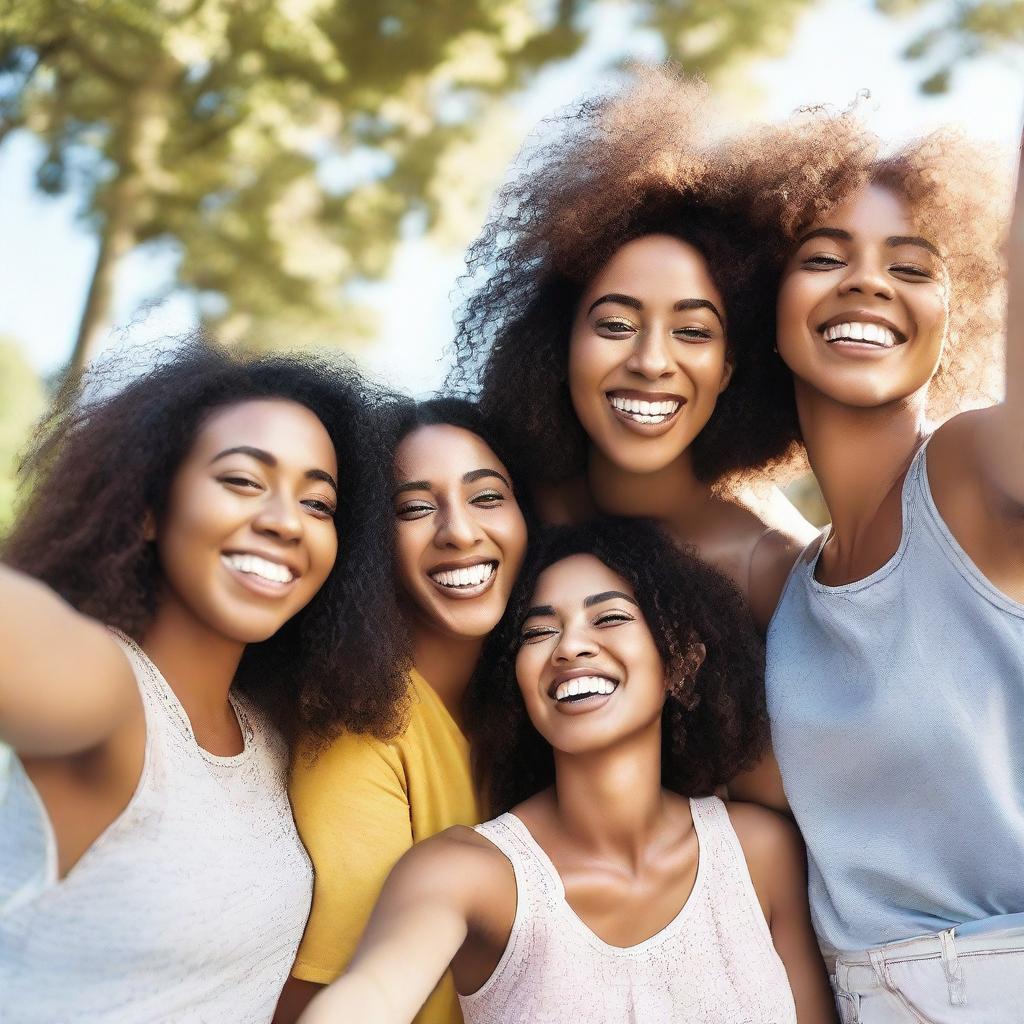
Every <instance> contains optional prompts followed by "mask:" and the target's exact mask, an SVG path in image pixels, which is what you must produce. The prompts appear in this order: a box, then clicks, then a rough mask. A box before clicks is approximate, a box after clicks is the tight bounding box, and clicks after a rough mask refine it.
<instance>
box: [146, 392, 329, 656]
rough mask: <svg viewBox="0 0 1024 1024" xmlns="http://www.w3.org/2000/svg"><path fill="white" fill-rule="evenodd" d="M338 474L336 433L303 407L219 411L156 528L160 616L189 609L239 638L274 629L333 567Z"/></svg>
mask: <svg viewBox="0 0 1024 1024" xmlns="http://www.w3.org/2000/svg"><path fill="white" fill-rule="evenodd" d="M337 476H338V465H337V459H336V457H335V452H334V445H333V443H332V442H331V438H330V436H329V435H328V433H327V431H326V429H325V428H324V426H323V424H322V423H321V422H320V420H319V419H317V417H316V416H315V415H314V414H313V413H312V412H311V411H310V410H309V409H307V408H306V407H305V406H302V405H298V404H297V403H294V402H290V401H285V400H279V399H260V400H252V401H245V402H240V403H238V404H236V405H230V406H226V407H224V408H222V409H217V410H216V411H214V412H213V413H212V414H211V415H210V416H209V417H208V418H207V419H206V421H205V422H204V424H203V425H202V427H201V428H200V429H199V431H198V433H197V435H196V438H195V442H194V443H193V445H192V449H191V451H190V452H189V453H188V455H187V456H186V457H185V459H184V461H183V462H182V463H181V465H180V467H179V468H178V470H177V473H176V474H175V477H174V480H173V482H172V484H171V489H170V496H169V500H168V506H167V510H166V513H165V515H164V516H163V517H162V519H161V521H160V522H159V523H157V524H156V527H155V542H156V548H157V553H158V557H159V560H160V565H161V568H162V570H163V574H164V578H165V582H166V586H165V591H164V594H163V596H162V599H161V603H160V607H159V609H158V611H157V615H158V617H159V616H160V615H161V614H166V613H168V612H169V611H171V610H172V609H173V610H175V611H176V612H178V613H181V612H184V614H185V615H186V616H187V617H190V618H192V619H194V620H198V621H199V622H201V623H202V624H204V625H205V626H206V627H207V628H209V629H211V630H213V631H214V632H216V633H218V634H220V635H221V636H224V637H227V638H229V639H232V640H235V641H238V642H240V643H256V642H258V641H261V640H266V639H267V638H268V637H270V636H272V635H273V634H274V633H276V632H277V630H278V629H280V628H281V626H283V625H284V623H285V622H287V621H288V620H289V619H290V618H291V617H292V616H293V615H295V614H296V613H297V612H298V611H300V610H301V609H302V608H303V607H305V605H306V604H308V603H309V601H310V599H311V598H312V597H313V596H314V595H315V594H316V592H317V591H318V590H319V589H320V587H321V586H322V585H323V583H324V581H325V580H326V579H327V576H328V575H329V574H330V571H331V568H332V567H333V565H334V559H335V557H336V555H337V552H338V538H337V534H336V531H335V525H334V509H335V506H336V504H337V500H338V498H337V485H336V483H335V481H336V479H337Z"/></svg>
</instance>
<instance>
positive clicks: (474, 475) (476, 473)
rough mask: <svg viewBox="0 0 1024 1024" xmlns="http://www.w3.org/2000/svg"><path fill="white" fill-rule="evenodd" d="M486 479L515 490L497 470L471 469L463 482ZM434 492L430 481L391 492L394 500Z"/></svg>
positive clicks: (408, 485) (465, 474)
mask: <svg viewBox="0 0 1024 1024" xmlns="http://www.w3.org/2000/svg"><path fill="white" fill-rule="evenodd" d="M485 477H495V478H497V479H498V480H500V481H501V482H502V483H503V484H504V485H505V486H506V487H507V488H508V489H509V490H510V491H511V490H512V489H513V488H512V484H510V483H509V482H508V480H507V479H506V478H505V477H504V476H502V474H501V473H499V472H498V471H497V470H496V469H471V470H470V471H469V472H468V473H463V474H462V482H463V483H464V484H472V483H475V482H476V481H477V480H483V479H484V478H485ZM429 490H432V487H431V484H430V481H429V480H407V481H406V482H405V483H404V484H399V485H398V486H397V487H396V488H395V489H394V491H392V492H391V497H392V498H397V497H398V495H399V494H404V493H405V492H406V491H429Z"/></svg>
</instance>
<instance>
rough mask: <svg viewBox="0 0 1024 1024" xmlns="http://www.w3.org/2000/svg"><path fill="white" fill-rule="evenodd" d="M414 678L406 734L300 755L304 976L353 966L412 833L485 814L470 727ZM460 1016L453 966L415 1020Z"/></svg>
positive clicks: (442, 1022)
mask: <svg viewBox="0 0 1024 1024" xmlns="http://www.w3.org/2000/svg"><path fill="white" fill-rule="evenodd" d="M409 682H410V685H411V687H412V691H413V705H412V709H411V712H410V715H409V724H408V726H407V728H406V730H405V732H404V733H402V735H401V736H398V737H396V738H395V739H392V740H378V739H376V738H374V737H373V736H366V735H358V734H355V733H343V734H342V735H341V736H339V737H338V739H336V740H335V741H334V742H333V743H332V744H331V745H330V746H329V747H328V748H327V749H326V750H324V751H323V753H321V754H320V756H319V757H318V758H317V759H316V760H315V761H314V762H313V763H312V764H310V763H309V762H308V760H307V759H305V758H304V757H302V756H299V757H298V758H297V759H296V762H295V765H294V769H293V775H292V782H291V798H292V808H293V810H294V813H295V822H296V824H297V825H298V828H299V834H300V835H301V836H302V841H303V842H304V843H305V844H306V849H307V850H308V851H309V856H310V857H311V859H312V861H313V868H314V871H315V878H314V884H313V908H312V910H311V911H310V914H309V922H308V923H307V925H306V933H305V935H304V936H303V938H302V944H301V945H300V946H299V953H298V957H297V958H296V960H295V967H294V969H293V971H292V973H293V974H294V975H295V977H296V978H302V979H304V980H305V981H315V982H319V983H320V984H327V983H328V982H330V981H333V980H334V979H335V978H336V977H337V976H338V975H339V974H340V973H341V972H342V971H343V970H344V969H345V967H346V966H347V965H348V962H349V960H350V959H351V958H352V954H353V953H354V952H355V950H356V946H357V945H358V944H359V939H360V937H361V936H362V934H363V929H364V928H365V927H366V922H367V921H368V920H369V917H370V912H371V911H372V910H373V907H374V904H375V903H376V902H377V897H378V895H380V890H381V888H382V887H383V885H384V881H385V879H386V878H387V876H388V872H389V871H390V870H391V868H392V867H393V866H394V864H395V862H396V861H397V860H398V859H399V857H401V856H402V854H403V853H405V851H406V850H408V849H409V847H410V846H412V845H413V843H416V842H419V841H420V840H421V839H426V838H428V837H429V836H432V835H434V834H435V833H437V832H440V831H442V830H443V829H446V828H448V826H449V825H476V824H478V823H479V821H480V811H479V807H478V804H477V799H476V793H475V791H474V789H473V781H472V777H471V775H470V768H469V743H468V742H467V740H466V737H465V736H463V734H462V732H461V731H460V729H459V727H458V726H457V725H456V724H455V722H454V720H453V719H452V717H451V715H450V714H449V713H448V710H447V708H445V706H444V704H443V703H442V702H441V698H440V697H438V695H437V694H436V693H435V692H434V691H433V690H432V689H431V688H430V686H429V685H428V684H427V682H426V681H425V680H424V679H423V677H422V676H421V675H420V674H419V673H418V672H417V671H416V670H415V669H413V671H412V673H411V674H410V677H409ZM396 970H398V971H399V973H398V974H396V976H395V978H396V983H397V982H399V981H400V973H401V971H400V967H397V968H396ZM461 1022H462V1014H461V1013H460V1012H459V1001H458V998H457V996H456V993H455V986H454V984H453V983H452V979H451V974H446V975H445V976H444V978H443V979H442V980H441V983H440V984H439V985H438V986H437V988H436V989H435V990H434V992H433V994H432V995H431V997H430V999H428V1000H427V1002H426V1003H425V1004H424V1007H423V1009H422V1010H421V1011H420V1013H419V1014H418V1015H417V1016H416V1024H461Z"/></svg>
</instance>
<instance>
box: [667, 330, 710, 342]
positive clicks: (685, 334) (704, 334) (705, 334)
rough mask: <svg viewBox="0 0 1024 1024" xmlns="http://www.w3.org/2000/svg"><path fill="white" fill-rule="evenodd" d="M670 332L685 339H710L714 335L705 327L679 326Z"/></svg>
mask: <svg viewBox="0 0 1024 1024" xmlns="http://www.w3.org/2000/svg"><path fill="white" fill-rule="evenodd" d="M672 333H673V334H675V335H676V336H677V337H680V336H681V337H682V338H683V339H684V340H686V341H710V340H711V338H713V337H714V335H713V334H712V332H711V331H709V330H708V329H707V328H706V327H680V328H678V329H676V330H674V331H673V332H672Z"/></svg>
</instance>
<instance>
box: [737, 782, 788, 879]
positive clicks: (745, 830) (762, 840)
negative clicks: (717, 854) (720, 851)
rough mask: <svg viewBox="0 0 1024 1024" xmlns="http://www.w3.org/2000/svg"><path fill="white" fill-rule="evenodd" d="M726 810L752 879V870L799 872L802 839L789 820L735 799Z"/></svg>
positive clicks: (775, 812) (763, 808) (767, 809)
mask: <svg viewBox="0 0 1024 1024" xmlns="http://www.w3.org/2000/svg"><path fill="white" fill-rule="evenodd" d="M726 809H727V810H728V812H729V820H730V822H731V823H732V827H733V830H734V831H735V833H736V838H737V839H739V841H740V846H741V848H742V849H743V855H744V856H745V857H746V859H747V865H748V867H749V868H750V871H751V875H752V876H753V874H754V872H755V870H758V871H759V872H765V873H770V872H772V871H779V870H780V869H781V870H785V869H786V868H787V867H794V868H795V867H798V866H799V867H801V869H802V865H803V859H804V844H803V839H802V838H801V837H800V831H799V829H797V827H796V825H794V824H793V822H792V821H790V820H789V818H787V817H785V816H784V815H782V814H779V813H778V812H777V811H773V810H770V809H769V808H767V807H761V806H760V805H758V804H748V803H743V802H742V801H737V800H731V801H729V802H728V803H727V804H726Z"/></svg>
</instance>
